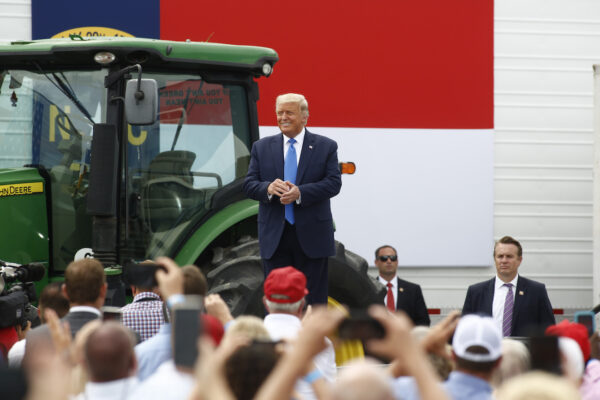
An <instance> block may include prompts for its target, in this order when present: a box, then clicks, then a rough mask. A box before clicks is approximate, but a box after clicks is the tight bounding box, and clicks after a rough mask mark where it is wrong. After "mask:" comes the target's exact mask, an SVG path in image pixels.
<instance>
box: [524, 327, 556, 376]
mask: <svg viewBox="0 0 600 400" xmlns="http://www.w3.org/2000/svg"><path fill="white" fill-rule="evenodd" d="M529 353H530V354H531V369H533V370H541V371H546V372H550V373H553V374H558V375H561V374H562V370H561V366H560V352H559V348H558V337H557V336H535V337H531V338H530V339H529Z"/></svg>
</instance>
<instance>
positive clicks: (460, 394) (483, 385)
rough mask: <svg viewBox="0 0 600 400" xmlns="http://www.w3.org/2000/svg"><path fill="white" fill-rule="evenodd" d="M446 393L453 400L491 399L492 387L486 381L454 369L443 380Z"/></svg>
mask: <svg viewBox="0 0 600 400" xmlns="http://www.w3.org/2000/svg"><path fill="white" fill-rule="evenodd" d="M443 385H444V389H446V393H448V395H449V396H450V397H451V398H452V399H453V400H462V399H465V400H492V399H493V397H492V387H491V386H490V384H489V383H488V382H486V381H485V380H483V379H481V378H477V377H474V376H473V375H469V374H465V373H464V372H459V371H454V372H451V373H450V376H449V377H448V380H447V381H446V382H444V384H443Z"/></svg>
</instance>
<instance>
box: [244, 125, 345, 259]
mask: <svg viewBox="0 0 600 400" xmlns="http://www.w3.org/2000/svg"><path fill="white" fill-rule="evenodd" d="M277 178H279V179H281V180H283V134H281V133H280V134H278V135H273V136H268V137H265V138H263V139H261V140H259V141H257V142H255V143H254V145H253V146H252V155H251V158H250V166H249V167H248V175H246V179H245V180H244V186H243V188H244V192H245V193H246V195H247V196H248V197H250V198H251V199H254V200H258V201H259V207H258V238H259V244H260V255H261V257H262V258H265V259H269V258H271V257H272V256H273V253H275V250H276V249H277V246H278V245H279V240H280V238H281V235H282V233H283V228H284V225H285V207H284V205H283V204H281V202H280V201H279V197H278V196H273V197H272V198H271V200H270V201H269V199H268V196H267V187H268V186H269V184H270V183H271V182H272V181H274V180H275V179H277ZM296 186H298V189H299V190H300V196H301V197H300V200H301V202H300V204H296V203H294V217H295V220H296V222H295V225H296V235H297V237H298V242H299V245H300V247H301V248H302V251H303V252H304V254H306V255H307V256H308V257H310V258H321V257H329V256H332V255H334V254H335V243H334V240H333V217H332V216H331V205H330V201H329V199H330V198H331V197H333V196H335V195H336V194H338V193H339V192H340V189H341V187H342V179H341V175H340V170H339V166H338V159H337V143H336V142H335V141H333V140H331V139H329V138H326V137H324V136H320V135H316V134H314V133H311V132H309V131H308V130H306V133H305V136H304V141H303V144H302V151H301V153H300V160H299V162H298V172H297V174H296Z"/></svg>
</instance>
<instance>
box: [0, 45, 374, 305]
mask: <svg viewBox="0 0 600 400" xmlns="http://www.w3.org/2000/svg"><path fill="white" fill-rule="evenodd" d="M277 60H278V56H277V53H276V52H275V51H274V50H271V49H268V48H262V47H250V46H233V45H225V44H215V43H193V42H174V41H160V40H151V39H137V38H122V37H120V38H118V37H114V38H94V39H83V38H81V37H79V36H71V37H70V38H66V39H50V40H37V41H22V42H12V43H4V44H0V221H1V222H2V230H1V233H0V259H1V260H6V261H10V262H13V263H18V264H27V263H31V262H40V263H43V265H44V266H45V268H46V274H45V276H44V279H43V280H42V281H40V283H39V284H38V289H39V287H40V286H42V285H44V284H46V283H47V282H48V281H52V280H60V279H62V276H63V273H64V270H65V268H66V266H67V264H68V263H69V262H70V261H72V260H73V259H75V258H79V257H89V256H93V257H95V258H97V259H99V260H100V261H101V262H102V263H103V264H104V266H105V267H106V273H107V275H108V276H109V283H110V290H109V295H108V303H109V304H114V305H120V304H122V303H123V302H124V301H125V298H124V295H123V293H124V291H123V288H124V285H123V284H122V282H121V278H120V277H121V266H123V265H125V264H126V263H127V262H128V261H129V260H137V261H139V260H146V259H153V258H155V257H157V256H159V255H166V256H169V257H172V258H174V259H175V260H176V261H177V262H178V263H179V264H180V265H185V264H195V265H197V266H198V267H200V268H201V269H202V270H203V272H204V273H205V274H206V275H207V277H208V280H209V286H210V291H211V292H214V293H220V294H221V295H222V296H223V297H224V298H225V299H226V301H227V303H228V304H229V306H230V307H231V308H232V310H233V313H234V314H235V315H237V314H241V313H254V314H261V313H262V306H261V303H260V298H261V296H262V281H263V276H262V275H263V272H262V266H261V261H260V258H259V254H258V245H257V237H256V236H257V233H256V232H257V228H256V215H257V213H258V205H257V203H256V202H254V201H252V200H249V199H247V198H245V196H244V194H243V193H242V190H241V183H242V180H243V178H244V176H245V175H246V172H247V168H248V163H249V159H250V149H251V146H252V143H253V142H254V141H255V140H258V137H259V133H258V119H257V111H256V103H257V101H258V86H257V82H256V81H257V79H258V78H260V77H268V76H269V75H270V74H271V72H272V71H273V66H274V65H275V63H276V62H277ZM366 268H367V264H366V262H365V261H364V260H363V259H362V258H360V257H358V256H357V255H355V254H353V253H350V252H347V251H345V250H344V247H343V246H342V245H341V244H339V243H338V254H337V255H336V256H335V257H332V258H331V260H330V281H331V282H332V284H331V285H330V295H331V296H332V297H333V298H335V299H336V300H338V301H339V302H341V303H344V304H348V305H349V306H351V307H361V306H366V305H367V304H370V303H372V302H375V301H378V300H380V298H381V297H382V296H383V295H382V291H381V287H379V286H376V284H373V283H372V282H371V281H370V280H369V279H368V278H367V275H366Z"/></svg>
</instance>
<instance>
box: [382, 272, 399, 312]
mask: <svg viewBox="0 0 600 400" xmlns="http://www.w3.org/2000/svg"><path fill="white" fill-rule="evenodd" d="M377 280H379V282H381V284H382V285H383V286H385V298H384V299H383V304H385V305H386V306H387V284H388V281H386V280H385V279H384V278H382V277H381V275H379V276H378V277H377ZM390 283H391V284H392V294H393V295H394V309H396V308H397V307H396V306H397V305H398V298H397V297H398V296H397V294H398V277H397V276H394V279H392V280H391V281H390Z"/></svg>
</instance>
